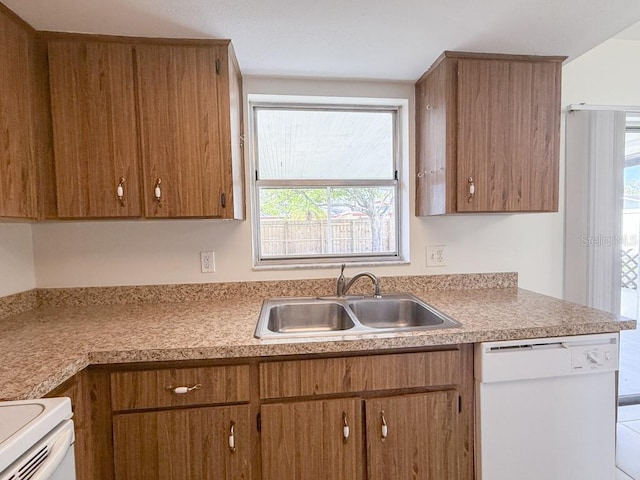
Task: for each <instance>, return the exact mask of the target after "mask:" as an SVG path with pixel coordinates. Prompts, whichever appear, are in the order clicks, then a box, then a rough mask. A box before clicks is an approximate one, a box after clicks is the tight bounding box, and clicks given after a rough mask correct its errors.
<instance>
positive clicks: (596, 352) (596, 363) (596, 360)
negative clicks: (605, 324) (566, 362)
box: [570, 343, 618, 373]
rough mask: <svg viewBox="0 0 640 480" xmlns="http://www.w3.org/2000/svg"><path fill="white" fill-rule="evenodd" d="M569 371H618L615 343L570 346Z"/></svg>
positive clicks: (616, 346)
mask: <svg viewBox="0 0 640 480" xmlns="http://www.w3.org/2000/svg"><path fill="white" fill-rule="evenodd" d="M570 349H571V369H572V370H573V372H574V373H580V372H593V371H597V370H617V369H618V345H617V343H604V344H599V345H597V344H596V345H579V346H572V347H570Z"/></svg>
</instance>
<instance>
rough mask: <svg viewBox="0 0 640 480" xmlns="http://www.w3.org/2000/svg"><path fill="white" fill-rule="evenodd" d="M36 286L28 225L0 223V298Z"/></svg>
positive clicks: (29, 226)
mask: <svg viewBox="0 0 640 480" xmlns="http://www.w3.org/2000/svg"><path fill="white" fill-rule="evenodd" d="M35 286H36V280H35V272H34V268H33V242H32V240H31V225H30V224H28V223H0V297H3V296H6V295H11V294H14V293H18V292H23V291H25V290H31V289H32V288H34V287H35Z"/></svg>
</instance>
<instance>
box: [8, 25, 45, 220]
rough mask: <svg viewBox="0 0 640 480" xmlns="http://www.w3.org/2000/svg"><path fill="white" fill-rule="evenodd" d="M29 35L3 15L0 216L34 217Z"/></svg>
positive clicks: (34, 194)
mask: <svg viewBox="0 0 640 480" xmlns="http://www.w3.org/2000/svg"><path fill="white" fill-rule="evenodd" d="M32 42H33V40H32V39H31V38H30V34H29V33H27V31H26V30H25V29H24V28H23V27H21V26H19V25H18V24H17V23H16V21H14V20H13V19H11V18H9V17H8V16H7V15H6V14H4V12H2V13H0V44H1V45H2V48H0V217H18V218H20V217H29V218H35V217H36V216H37V212H36V192H35V170H36V165H35V161H34V157H33V151H32V143H31V140H32V131H31V128H32V125H33V122H32V119H31V97H32V84H31V82H30V80H31V72H30V65H29V49H30V48H31V47H32V46H31V43H32Z"/></svg>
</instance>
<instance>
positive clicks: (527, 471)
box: [475, 333, 619, 480]
mask: <svg viewBox="0 0 640 480" xmlns="http://www.w3.org/2000/svg"><path fill="white" fill-rule="evenodd" d="M618 343H619V336H618V334H617V333H611V334H609V333H607V334H598V335H580V336H574V337H558V338H543V339H532V340H520V341H508V342H487V343H481V344H477V345H476V350H475V379H476V422H477V423H476V474H477V479H478V480H514V479H517V480H614V479H615V442H616V439H615V436H616V400H617V395H616V374H615V372H616V370H617V369H618Z"/></svg>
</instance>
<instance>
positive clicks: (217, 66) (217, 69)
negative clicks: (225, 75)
mask: <svg viewBox="0 0 640 480" xmlns="http://www.w3.org/2000/svg"><path fill="white" fill-rule="evenodd" d="M216 75H220V60H219V59H217V58H216Z"/></svg>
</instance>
